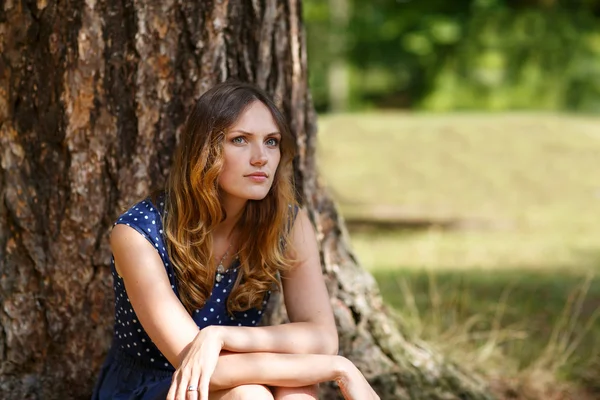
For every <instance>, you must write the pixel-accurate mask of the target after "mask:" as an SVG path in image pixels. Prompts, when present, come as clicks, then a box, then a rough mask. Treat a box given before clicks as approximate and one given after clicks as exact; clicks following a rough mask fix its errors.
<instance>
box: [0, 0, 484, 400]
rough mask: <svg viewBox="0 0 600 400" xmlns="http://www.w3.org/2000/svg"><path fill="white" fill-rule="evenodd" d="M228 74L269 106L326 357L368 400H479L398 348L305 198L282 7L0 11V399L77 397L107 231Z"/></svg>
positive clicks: (299, 74)
mask: <svg viewBox="0 0 600 400" xmlns="http://www.w3.org/2000/svg"><path fill="white" fill-rule="evenodd" d="M229 77H236V78H239V79H241V80H249V81H252V82H256V83H257V84H258V85H259V86H261V87H263V88H265V89H266V90H267V91H268V92H269V93H271V94H272V95H273V96H274V98H275V99H276V101H277V102H278V104H279V105H280V106H281V107H282V109H283V111H284V113H285V114H286V115H287V117H288V118H289V121H290V124H291V128H292V131H293V132H294V134H295V135H296V138H297V141H298V145H299V149H300V153H299V157H298V159H297V162H296V164H295V166H296V172H297V183H298V185H299V192H300V196H301V197H302V198H303V199H304V201H305V203H306V205H307V207H308V209H309V211H310V214H311V216H312V218H313V221H314V223H315V226H316V229H317V231H318V239H319V244H320V246H321V251H322V253H321V254H322V257H323V269H324V274H325V276H326V279H327V283H328V288H329V290H330V293H331V301H332V304H333V306H334V310H335V316H336V319H337V323H338V327H339V331H340V343H341V353H342V354H344V355H346V356H348V357H350V358H351V359H352V360H354V361H355V362H356V363H357V364H358V365H359V367H360V368H361V369H362V371H364V373H365V374H366V375H367V377H368V378H369V379H370V380H371V381H372V382H373V384H374V385H375V388H376V390H377V391H378V392H379V393H380V394H381V397H382V398H383V399H404V398H415V399H417V398H418V399H449V398H461V399H465V398H471V399H480V398H481V399H483V398H487V397H486V395H485V394H484V393H483V392H482V391H480V389H478V388H477V384H476V382H475V380H474V379H471V378H468V377H465V376H463V375H462V374H461V373H460V372H459V371H457V370H455V368H454V367H453V366H452V365H450V364H446V363H444V362H443V361H442V360H440V359H439V358H438V357H437V356H436V355H435V354H433V353H432V352H430V351H429V350H427V347H425V346H419V345H416V344H414V343H408V342H407V341H406V340H404V338H403V336H402V335H401V334H400V333H399V330H398V327H397V326H396V325H395V324H394V323H393V321H392V319H390V317H389V316H388V314H387V313H386V311H385V309H384V306H383V304H382V301H381V297H380V296H379V294H378V289H377V287H376V285H375V283H374V280H373V278H372V277H371V276H370V275H369V274H367V273H366V272H364V271H363V270H361V269H360V268H359V266H358V265H357V261H356V259H355V258H354V256H353V255H352V253H351V252H350V250H349V247H348V242H347V238H346V234H345V228H344V223H343V221H342V220H341V218H340V216H339V215H338V213H337V211H336V209H335V206H334V204H333V203H332V201H331V198H330V197H329V196H328V194H327V193H326V192H325V190H324V189H323V188H321V187H319V186H318V183H317V175H316V169H315V157H314V149H315V144H316V138H315V134H316V127H315V113H314V111H313V108H312V102H311V98H310V94H309V92H308V89H307V71H306V49H305V40H304V33H303V26H302V18H301V5H300V3H299V0H286V1H277V0H252V1H249V0H247V1H240V0H229V1H227V0H202V1H197V0H193V1H192V0H189V1H184V0H180V1H175V0H136V1H131V0H119V1H115V0H85V1H73V0H64V1H53V0H37V2H36V1H30V0H22V1H17V0H4V2H3V3H0V132H1V136H0V146H1V147H0V165H1V168H2V169H1V173H0V194H1V196H2V199H1V200H2V201H0V272H1V276H0V284H1V291H0V302H1V308H0V398H2V399H79V398H81V399H83V398H89V395H90V392H91V388H92V385H93V382H94V380H95V379H96V374H97V372H98V370H99V367H100V365H101V362H102V360H103V357H104V355H105V354H106V351H107V349H108V346H109V344H110V339H111V336H112V323H113V293H112V278H111V275H110V272H109V260H110V250H109V247H108V242H107V234H108V232H109V230H110V228H111V225H112V222H113V221H114V220H115V218H116V217H117V216H118V215H119V213H120V212H121V211H123V210H124V209H125V208H126V207H127V205H129V204H132V203H133V202H134V201H135V200H136V199H139V198H141V197H143V196H145V195H146V194H148V192H149V191H150V190H151V189H154V188H156V187H159V186H161V185H162V184H163V182H164V178H165V176H166V174H167V172H168V168H169V165H170V161H171V154H172V150H173V147H174V146H175V144H176V142H177V137H178V133H179V131H180V128H181V126H182V123H183V122H184V118H185V116H186V115H187V112H188V110H189V109H190V107H191V105H192V104H193V103H194V102H195V100H196V99H197V98H198V97H199V96H200V94H202V93H203V92H204V91H205V90H206V89H207V88H209V87H210V86H211V85H213V84H215V83H216V82H219V81H222V80H224V79H227V78H229ZM276 314H277V315H278V316H279V318H277V317H276V316H275V317H273V319H272V320H273V321H280V320H281V318H282V317H281V315H282V313H281V312H279V313H276ZM334 389H335V388H334V386H333V385H328V386H324V390H323V392H324V398H327V399H335V398H340V396H339V394H338V393H337V392H335V394H333V393H334Z"/></svg>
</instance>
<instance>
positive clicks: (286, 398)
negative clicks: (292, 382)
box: [272, 385, 319, 400]
mask: <svg viewBox="0 0 600 400" xmlns="http://www.w3.org/2000/svg"><path fill="white" fill-rule="evenodd" d="M272 390H273V397H275V400H318V399H319V385H311V386H303V387H296V388H293V387H275V388H272Z"/></svg>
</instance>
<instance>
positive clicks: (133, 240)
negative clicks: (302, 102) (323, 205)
mask: <svg viewBox="0 0 600 400" xmlns="http://www.w3.org/2000/svg"><path fill="white" fill-rule="evenodd" d="M293 149H294V144H293V138H292V136H291V134H290V132H289V129H288V127H287V126H286V123H285V120H284V118H283V116H282V115H281V113H280V112H279V110H278V109H277V107H276V106H275V105H274V104H273V102H272V101H271V100H270V99H269V98H268V97H267V96H266V95H265V94H264V93H263V92H262V91H261V90H259V89H257V88H255V87H253V86H251V85H248V84H243V83H239V82H227V83H223V84H219V85H217V86H215V87H213V88H212V89H210V90H209V91H207V92H206V93H205V94H204V95H203V96H202V97H201V98H200V99H199V100H198V102H197V104H196V106H195V108H194V109H193V111H192V113H191V114H190V116H189V118H188V120H187V122H186V125H185V128H184V130H183V132H182V134H181V138H180V144H179V146H178V148H177V151H176V153H175V155H174V163H173V166H172V169H171V173H170V175H169V178H168V181H167V185H166V189H165V190H164V191H161V192H159V193H156V194H154V195H153V196H151V197H149V198H147V199H145V200H144V201H141V202H139V203H137V204H135V205H134V206H133V207H131V208H130V209H129V210H128V211H127V212H125V213H124V214H122V215H121V216H120V217H119V219H118V221H117V222H116V223H115V227H114V228H113V230H112V233H111V236H110V244H111V249H112V252H113V258H112V273H113V277H114V290H115V326H114V336H113V345H112V347H111V350H110V352H109V354H108V356H107V359H106V361H105V364H104V366H103V367H102V370H101V373H100V376H99V379H98V382H97V384H96V388H95V390H94V395H93V399H94V400H104V399H130V400H132V399H144V400H150V399H163V400H164V399H165V398H166V399H167V400H175V399H178V400H181V399H186V400H196V399H201V400H218V399H221V400H233V399H252V400H262V399H270V400H273V399H278V400H315V399H317V386H316V385H317V384H318V383H319V382H323V381H328V380H336V381H337V382H338V383H339V385H340V388H341V389H342V392H343V394H344V396H345V398H347V399H357V400H358V399H360V400H367V399H378V397H377V394H375V392H374V391H373V390H372V389H371V387H370V386H369V384H368V383H367V381H366V380H365V378H364V377H363V375H362V374H361V373H360V372H359V371H358V369H357V368H356V367H355V366H354V365H353V364H352V363H351V362H349V361H348V360H347V359H345V358H343V357H340V356H337V355H336V354H337V351H338V338H337V331H336V327H335V322H334V319H333V315H332V310H331V308H330V304H329V298H328V295H327V290H326V287H325V284H324V281H323V277H322V274H321V267H320V261H319V253H318V250H317V244H316V239H315V234H314V231H313V229H312V226H311V223H310V221H309V218H308V216H307V214H306V212H305V211H304V210H299V209H298V206H297V204H296V201H295V199H294V186H293V171H292V159H293V156H294V150H293ZM278 277H280V281H281V284H279V283H278V282H279V279H278ZM280 288H281V289H282V290H283V295H284V299H285V305H286V308H287V312H288V316H289V319H290V321H291V322H290V323H289V324H284V325H279V326H257V325H258V323H259V321H260V319H261V317H262V314H263V311H264V307H265V305H266V304H267V302H268V299H269V296H270V294H271V291H272V290H278V289H280Z"/></svg>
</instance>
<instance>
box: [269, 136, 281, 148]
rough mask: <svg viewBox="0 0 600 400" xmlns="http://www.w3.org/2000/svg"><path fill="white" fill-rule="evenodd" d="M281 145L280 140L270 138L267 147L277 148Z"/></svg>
mask: <svg viewBox="0 0 600 400" xmlns="http://www.w3.org/2000/svg"><path fill="white" fill-rule="evenodd" d="M278 144H279V140H277V139H275V138H269V139H267V145H268V146H277V145H278Z"/></svg>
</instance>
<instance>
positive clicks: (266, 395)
mask: <svg viewBox="0 0 600 400" xmlns="http://www.w3.org/2000/svg"><path fill="white" fill-rule="evenodd" d="M209 400H274V399H273V394H272V393H271V391H270V390H269V388H267V387H266V386H263V385H241V386H236V387H234V388H231V389H225V390H219V391H216V392H210V394H209Z"/></svg>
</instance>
